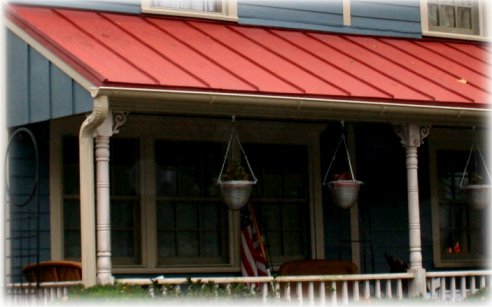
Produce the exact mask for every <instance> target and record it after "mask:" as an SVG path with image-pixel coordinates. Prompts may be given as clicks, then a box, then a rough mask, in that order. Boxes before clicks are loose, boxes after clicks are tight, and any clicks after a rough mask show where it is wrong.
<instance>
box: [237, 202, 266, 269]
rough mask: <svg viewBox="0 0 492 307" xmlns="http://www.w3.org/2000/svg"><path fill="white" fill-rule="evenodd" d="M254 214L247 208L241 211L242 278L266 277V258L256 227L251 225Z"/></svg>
mask: <svg viewBox="0 0 492 307" xmlns="http://www.w3.org/2000/svg"><path fill="white" fill-rule="evenodd" d="M253 214H254V212H252V210H250V208H249V206H245V207H244V208H243V209H241V272H242V274H243V276H268V275H270V274H269V272H268V270H267V265H266V258H265V255H264V254H263V250H264V249H263V248H262V246H261V244H262V242H261V236H260V234H259V233H257V229H258V227H254V226H255V225H253V216H252V215H253Z"/></svg>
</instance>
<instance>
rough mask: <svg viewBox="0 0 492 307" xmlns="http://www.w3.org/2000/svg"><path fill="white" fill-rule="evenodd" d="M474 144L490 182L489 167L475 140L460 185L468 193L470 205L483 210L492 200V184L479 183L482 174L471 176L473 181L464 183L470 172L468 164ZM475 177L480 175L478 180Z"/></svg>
mask: <svg viewBox="0 0 492 307" xmlns="http://www.w3.org/2000/svg"><path fill="white" fill-rule="evenodd" d="M474 146H476V148H477V153H478V155H479V156H480V158H481V160H482V163H483V169H484V170H485V173H486V174H487V175H488V180H489V182H490V173H489V170H488V169H487V164H486V163H485V159H484V158H483V155H482V152H481V151H480V148H479V147H478V145H477V144H475V141H474V142H473V143H472V146H471V148H470V154H469V155H468V160H467V161H466V165H465V170H464V171H463V176H462V177H461V182H460V187H461V189H462V190H463V191H464V192H465V194H466V197H467V202H468V205H469V206H470V207H471V208H473V209H476V210H481V209H484V208H485V207H487V206H489V205H490V203H491V202H492V192H491V191H492V186H491V185H490V184H482V183H477V182H478V181H481V177H480V176H471V178H472V183H471V184H467V185H463V182H464V181H465V175H466V174H468V173H467V169H468V165H469V164H470V160H471V157H472V153H473V147H474ZM476 175H477V174H476ZM474 177H478V178H480V179H478V180H477V179H473V178H474Z"/></svg>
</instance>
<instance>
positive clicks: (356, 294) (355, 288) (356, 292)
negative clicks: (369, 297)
mask: <svg viewBox="0 0 492 307" xmlns="http://www.w3.org/2000/svg"><path fill="white" fill-rule="evenodd" d="M353 291H354V294H353V295H354V302H358V301H359V300H360V294H359V281H358V280H356V281H354V283H353Z"/></svg>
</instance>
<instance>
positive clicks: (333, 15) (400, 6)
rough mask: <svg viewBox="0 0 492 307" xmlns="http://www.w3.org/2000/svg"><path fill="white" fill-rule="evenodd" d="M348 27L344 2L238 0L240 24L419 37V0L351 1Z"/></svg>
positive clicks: (86, 4) (115, 8) (89, 5)
mask: <svg viewBox="0 0 492 307" xmlns="http://www.w3.org/2000/svg"><path fill="white" fill-rule="evenodd" d="M10 2H13V3H22V4H35V5H45V6H62V7H67V8H77V9H91V10H100V11H110V12H120V13H129V14H141V6H140V0H112V1H107V0H86V1H77V0H66V1H55V0H11V1H10ZM350 5H351V26H344V25H343V0H324V1H322V0H283V1H279V0H238V17H239V21H238V22H239V23H240V24H244V25H258V26H268V27H282V28H291V29H304V30H315V31H327V32H336V33H346V34H350V33H351V34H363V35H384V36H395V37H414V38H420V37H421V36H422V33H421V26H420V1H419V0H402V1H397V0H394V1H387V0H351V1H350Z"/></svg>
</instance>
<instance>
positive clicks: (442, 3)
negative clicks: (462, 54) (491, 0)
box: [421, 0, 487, 39]
mask: <svg viewBox="0 0 492 307" xmlns="http://www.w3.org/2000/svg"><path fill="white" fill-rule="evenodd" d="M485 5H486V4H485V2H484V1H477V0H423V3H422V11H421V13H422V32H423V34H424V35H430V36H442V37H450V38H460V39H481V38H485V37H486V36H487V33H486V24H485V16H484V15H485Z"/></svg>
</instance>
